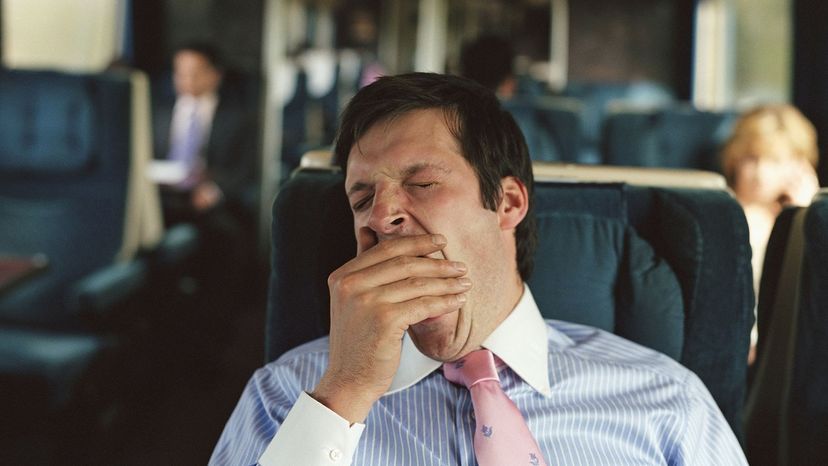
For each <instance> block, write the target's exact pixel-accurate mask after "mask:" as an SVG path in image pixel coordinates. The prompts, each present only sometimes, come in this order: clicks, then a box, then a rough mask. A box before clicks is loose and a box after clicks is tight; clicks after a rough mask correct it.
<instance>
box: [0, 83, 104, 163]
mask: <svg viewBox="0 0 828 466" xmlns="http://www.w3.org/2000/svg"><path fill="white" fill-rule="evenodd" d="M0 101H2V102H3V105H0V122H2V124H0V171H1V172H5V173H12V174H14V173H17V174H31V173H44V174H60V175H69V174H73V173H77V172H81V171H83V170H85V169H86V168H87V167H89V166H91V165H92V164H93V163H94V158H95V154H96V153H97V152H98V151H97V148H98V146H99V141H98V140H97V137H96V133H95V128H96V127H97V120H98V114H97V111H96V106H95V98H94V86H93V85H92V82H91V81H90V79H89V78H87V77H84V76H79V75H66V74H58V73H52V72H35V71H8V70H6V71H2V72H0Z"/></svg>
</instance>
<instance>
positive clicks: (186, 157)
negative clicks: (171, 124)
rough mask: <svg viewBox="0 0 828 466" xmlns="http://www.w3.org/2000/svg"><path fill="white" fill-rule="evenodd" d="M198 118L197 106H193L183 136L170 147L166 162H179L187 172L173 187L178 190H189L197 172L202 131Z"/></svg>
mask: <svg viewBox="0 0 828 466" xmlns="http://www.w3.org/2000/svg"><path fill="white" fill-rule="evenodd" d="M202 126H203V125H202V124H201V121H200V120H199V118H198V105H193V108H192V111H191V113H190V115H189V120H188V121H187V128H186V130H185V131H184V134H179V135H178V137H176V138H175V140H173V142H172V144H171V145H170V153H169V155H168V156H167V159H168V160H172V161H176V162H181V163H182V164H183V165H184V167H185V169H186V170H187V178H185V179H184V180H183V181H181V182H180V183H178V184H176V185H175V186H176V187H177V188H179V189H190V188H192V187H193V186H195V184H196V181H197V176H196V175H197V171H198V163H199V161H198V154H199V151H200V150H201V140H202V136H203V132H204V131H203V130H204V128H202Z"/></svg>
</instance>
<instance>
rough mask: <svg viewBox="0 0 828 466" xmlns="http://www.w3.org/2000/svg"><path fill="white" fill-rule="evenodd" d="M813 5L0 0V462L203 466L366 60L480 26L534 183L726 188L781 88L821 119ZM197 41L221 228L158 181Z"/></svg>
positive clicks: (455, 49) (821, 127) (462, 35)
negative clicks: (288, 227) (213, 87)
mask: <svg viewBox="0 0 828 466" xmlns="http://www.w3.org/2000/svg"><path fill="white" fill-rule="evenodd" d="M825 17H828V6H826V4H824V3H822V2H819V1H816V0H759V1H754V2H738V1H732V0H680V1H674V0H622V1H615V2H606V1H602V0H580V1H572V2H570V1H568V0H519V1H510V0H418V1H406V0H317V1H312V0H248V1H241V2H240V1H234V0H198V1H196V0H82V1H81V0H0V41H2V42H1V43H0V50H1V51H2V52H1V53H2V57H1V58H2V70H0V94H2V95H3V97H2V101H3V103H2V105H0V107H2V108H0V139H3V140H2V141H0V224H2V226H0V259H3V260H4V261H6V262H7V263H8V264H5V263H4V264H3V268H2V269H0V278H3V279H4V280H5V279H6V278H5V275H9V274H12V273H18V272H20V271H21V270H22V271H23V273H24V274H25V276H22V278H20V279H17V280H12V281H10V282H9V283H8V286H7V287H6V288H2V289H0V394H2V395H3V396H0V399H2V401H0V403H2V408H0V412H3V413H4V414H3V415H2V416H0V418H2V421H0V463H3V464H99V463H100V464H104V463H107V464H112V463H116V464H204V463H205V462H207V460H208V458H209V455H210V453H211V451H212V447H213V445H214V444H215V442H216V440H217V439H218V436H219V434H220V432H221V429H222V428H223V426H224V423H225V422H226V420H227V418H228V417H229V415H230V412H231V411H232V409H233V407H234V406H235V403H236V401H237V400H238V397H239V394H240V393H241V390H242V388H243V386H244V384H245V383H246V381H247V379H248V378H249V376H250V374H251V373H252V372H253V370H255V369H256V368H257V367H260V366H261V365H262V364H263V363H264V362H265V360H264V355H265V341H264V339H265V332H264V329H265V314H266V308H267V302H268V280H269V276H270V268H271V266H270V254H271V248H270V241H271V222H272V221H273V220H274V219H272V218H271V217H272V214H271V212H272V207H273V200H274V198H275V197H276V195H277V193H278V190H279V187H280V186H281V185H282V184H283V183H284V182H286V180H288V179H289V178H290V177H291V176H292V174H294V173H296V171H297V170H299V169H300V166H311V167H313V166H319V165H321V166H327V165H330V163H331V162H330V152H331V145H332V143H333V139H334V136H335V130H336V125H337V118H338V115H339V113H340V112H341V110H342V109H343V108H344V106H345V105H346V104H347V102H348V100H349V99H350V98H351V97H352V96H353V95H354V94H355V93H356V92H357V91H358V90H359V88H360V87H362V86H364V85H366V84H367V83H370V82H371V81H372V80H373V79H376V77H378V76H382V75H390V74H398V73H404V72H411V71H429V72H446V73H456V74H460V73H466V72H468V71H469V70H470V69H471V67H472V65H468V64H467V63H466V62H464V61H463V60H462V59H461V55H464V52H467V51H468V50H470V49H469V45H470V44H471V43H472V42H473V41H474V40H475V39H478V38H481V37H482V38H488V39H490V40H493V41H494V42H491V44H495V45H492V46H491V47H490V48H488V49H486V50H485V53H484V55H485V56H484V58H483V62H484V65H483V68H492V66H490V65H491V64H492V62H493V61H494V60H496V59H497V55H498V52H499V51H502V52H503V53H504V54H505V56H506V57H507V60H508V61H507V63H508V67H509V68H510V69H509V70H507V72H506V73H505V74H506V75H507V77H508V81H507V82H506V84H503V81H498V82H497V83H494V84H493V85H492V87H493V89H495V90H496V92H498V94H499V96H500V97H501V98H502V99H503V103H504V107H505V108H506V109H507V110H508V111H510V112H511V113H512V115H513V116H514V117H515V119H516V121H517V123H518V125H519V126H520V127H521V129H522V130H523V132H524V136H525V138H526V141H527V145H528V147H529V152H530V156H531V157H532V159H533V162H535V163H536V164H537V165H536V176H538V177H540V178H541V179H544V180H546V179H553V180H557V179H563V178H566V176H569V175H567V174H566V170H567V169H565V168H562V167H569V166H570V164H574V165H577V166H581V165H587V166H589V167H588V168H589V169H593V170H596V171H595V172H579V173H587V175H576V176H586V178H587V180H593V181H607V180H609V181H619V180H621V179H624V180H630V179H632V178H631V177H632V176H633V175H627V174H625V175H616V174H618V173H621V172H619V171H612V169H611V168H610V172H609V173H610V174H609V175H606V174H604V175H600V174H598V173H599V172H600V169H599V167H602V166H603V167H606V166H617V167H640V168H643V169H645V171H646V170H647V169H651V170H652V169H668V170H665V171H654V172H650V173H654V175H653V176H655V177H656V178H658V177H659V176H663V178H661V179H660V180H656V181H652V180H650V181H647V182H645V183H649V184H656V185H658V184H659V183H661V184H663V183H666V181H665V180H667V179H669V180H676V182H680V180H681V179H682V178H684V176H683V175H682V173H685V172H681V171H670V170H694V172H693V173H697V172H695V171H699V170H700V171H704V172H706V174H703V175H701V176H702V178H704V177H705V176H707V177H708V178H705V179H707V180H709V182H710V183H712V184H713V185H715V186H717V189H726V188H725V181H724V178H723V177H722V176H721V174H722V168H721V162H720V152H721V148H722V145H723V143H724V142H725V140H726V139H727V138H728V136H729V135H730V132H731V130H732V127H733V124H734V122H735V121H736V120H737V118H738V116H739V114H740V113H741V112H742V111H744V110H746V109H748V108H751V107H753V106H754V105H757V104H764V103H783V102H787V103H792V104H794V105H795V106H796V107H798V108H799V109H800V110H801V111H802V112H803V113H804V114H805V115H806V116H807V117H808V118H809V119H810V120H811V121H812V122H813V123H814V125H815V127H816V130H817V133H818V134H820V135H822V134H828V79H823V78H824V77H825V76H826V74H828V29H825V28H824V27H823V24H822V21H820V20H819V18H825ZM192 44H201V45H203V44H211V45H212V46H213V47H214V48H215V50H216V51H217V52H218V55H219V56H220V64H221V66H220V69H221V84H220V86H221V91H220V96H221V97H220V99H221V100H220V102H221V103H220V104H219V105H223V104H224V102H229V101H230V100H231V99H233V101H234V102H235V105H237V106H238V109H239V114H240V115H241V117H240V118H241V121H244V122H247V123H249V128H248V129H249V132H247V133H245V134H246V136H244V138H243V139H244V140H243V141H241V142H242V143H243V144H244V147H245V149H244V151H247V152H246V153H249V154H250V156H249V157H248V159H247V160H246V162H247V163H246V166H247V168H248V171H247V177H246V178H244V179H243V182H241V183H239V182H238V180H236V179H232V180H231V179H228V180H219V181H217V183H218V185H219V187H221V188H222V189H224V190H225V192H224V193H223V194H224V196H225V197H223V198H221V199H220V200H219V201H217V202H219V203H220V205H221V206H222V212H221V215H215V216H213V217H211V218H210V219H209V220H205V218H206V215H194V216H192V215H191V216H187V215H186V214H181V215H178V214H171V213H170V212H168V211H167V210H164V209H163V208H162V203H164V202H167V201H171V202H172V201H176V200H180V199H181V198H180V196H177V195H175V194H174V193H173V194H170V192H169V190H165V189H161V188H159V183H160V184H163V181H162V178H163V177H164V176H165V175H164V173H167V175H169V173H168V172H164V171H163V170H164V167H165V166H164V165H163V163H159V162H158V159H163V158H164V155H165V154H163V153H161V152H163V151H165V150H166V148H162V149H159V147H163V146H159V143H158V140H159V137H161V136H162V135H163V136H164V137H166V136H168V135H169V134H168V132H169V129H168V128H169V127H170V126H169V125H170V123H169V118H170V117H169V110H168V112H167V118H168V120H167V122H166V124H167V126H166V127H165V126H164V125H163V124H159V118H161V117H159V115H163V108H162V107H163V106H164V105H168V104H169V103H170V102H173V101H175V99H176V89H175V86H174V84H173V68H172V63H173V57H174V55H175V52H176V50H178V49H179V48H180V47H182V46H190V45H192ZM501 46H502V47H505V48H502V49H499V48H498V47H501ZM487 60H489V61H487ZM487 71H489V72H491V71H492V70H491V69H488V70H487ZM56 128H57V129H56ZM159 128H160V129H159ZM825 140H826V138H821V139H819V140H818V142H819V143H820V144H821V145H822V147H823V148H824V147H825V145H824V144H825V142H824V141H825ZM237 142H238V141H237ZM240 147H241V146H240ZM238 151H239V152H238V153H236V152H234V154H240V153H242V149H238ZM821 152H823V153H824V150H823V151H821ZM314 154H315V155H316V156H320V155H321V157H320V158H318V159H315V158H314ZM303 155H304V156H305V157H304V158H303ZM239 157H241V156H239ZM221 163H225V164H226V163H229V164H231V165H232V164H233V163H238V164H242V162H234V161H232V160H231V161H229V162H228V161H226V160H225V161H222V162H221ZM826 165H828V164H821V165H820V166H819V167H818V169H817V170H818V175H819V179H820V180H821V181H822V183H821V185H824V183H825V182H826V181H828V172H827V171H826ZM167 168H169V167H167ZM208 171H209V167H208ZM151 173H155V175H151ZM601 173H606V172H601ZM686 173H690V172H686ZM613 176H620V177H621V178H619V179H615V178H613ZM596 177H598V178H596ZM602 177H603V178H602ZM607 177H609V178H607ZM664 177H666V178H664ZM217 180H218V178H217ZM225 181H226V183H227V184H223V183H224V182H225ZM225 187H226V188H225ZM188 202H189V201H188ZM58 225H59V226H58ZM38 248H39V249H38Z"/></svg>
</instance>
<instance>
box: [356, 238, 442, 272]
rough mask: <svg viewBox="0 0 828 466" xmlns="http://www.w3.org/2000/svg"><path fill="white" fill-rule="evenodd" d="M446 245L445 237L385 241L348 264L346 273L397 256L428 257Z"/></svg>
mask: <svg viewBox="0 0 828 466" xmlns="http://www.w3.org/2000/svg"><path fill="white" fill-rule="evenodd" d="M445 245H446V238H445V236H443V235H415V236H403V237H399V238H394V239H390V240H388V241H383V242H381V243H379V244H377V245H376V246H374V247H372V248H370V249H368V250H366V251H365V252H363V253H362V254H360V255H358V256H357V257H355V258H354V259H352V260H351V261H350V262H348V264H346V267H344V268H345V269H346V272H350V271H353V270H360V269H364V268H366V267H370V266H372V265H376V264H378V263H380V262H384V261H386V260H388V259H391V258H394V257H397V256H411V257H417V256H427V255H429V254H431V253H433V252H437V251H440V250H441V249H443V248H444V247H445Z"/></svg>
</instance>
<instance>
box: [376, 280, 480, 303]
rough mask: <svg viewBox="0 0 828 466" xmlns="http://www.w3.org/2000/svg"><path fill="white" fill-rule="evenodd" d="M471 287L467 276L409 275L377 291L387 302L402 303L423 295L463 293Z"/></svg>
mask: <svg viewBox="0 0 828 466" xmlns="http://www.w3.org/2000/svg"><path fill="white" fill-rule="evenodd" d="M471 287H472V282H471V280H469V279H468V278H467V277H458V278H427V277H410V278H406V279H404V280H400V281H398V282H395V283H391V284H389V285H386V286H384V287H382V288H381V289H380V291H379V293H381V294H382V298H381V299H383V300H384V301H385V302H388V303H402V302H406V301H410V300H413V299H416V298H419V297H423V296H446V295H456V294H460V293H465V292H467V291H468V290H469V289H471Z"/></svg>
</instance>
